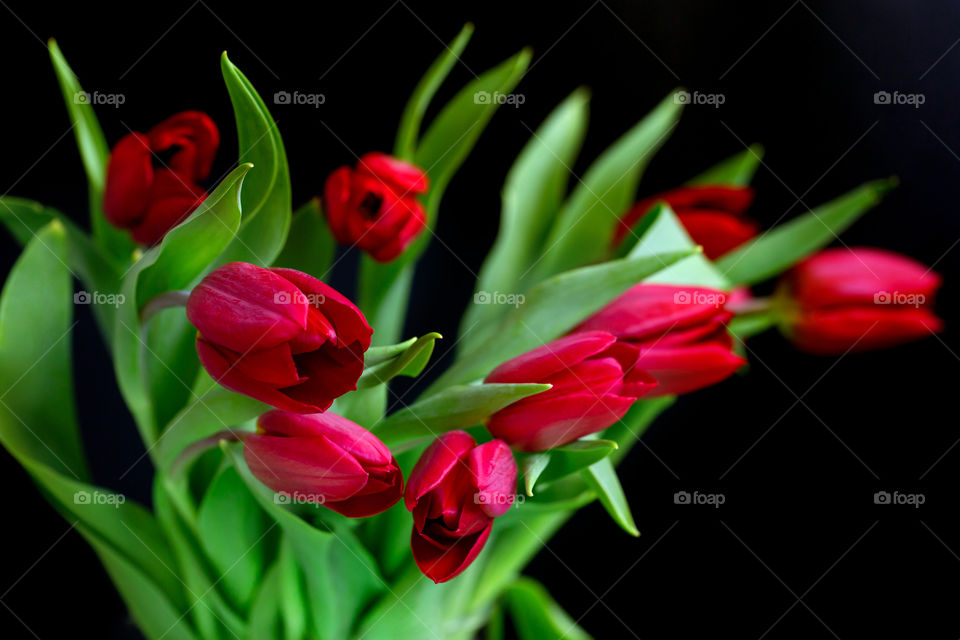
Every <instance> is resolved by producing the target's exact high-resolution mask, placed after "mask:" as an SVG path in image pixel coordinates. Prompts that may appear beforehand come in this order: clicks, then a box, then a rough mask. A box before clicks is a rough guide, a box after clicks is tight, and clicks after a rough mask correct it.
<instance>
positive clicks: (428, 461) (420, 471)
mask: <svg viewBox="0 0 960 640" xmlns="http://www.w3.org/2000/svg"><path fill="white" fill-rule="evenodd" d="M476 444H477V443H476V441H475V440H474V439H473V436H471V435H470V434H469V433H467V432H466V431H448V432H447V433H444V434H442V435H440V436H439V437H438V438H437V439H436V440H434V441H433V442H432V443H430V446H428V447H427V448H426V449H425V450H424V452H423V454H421V456H420V459H419V460H417V464H416V465H414V467H413V471H411V472H410V477H409V478H408V479H407V490H406V491H405V492H404V504H405V505H406V507H407V510H408V511H413V508H414V506H416V504H417V501H418V500H419V499H420V498H422V497H424V496H425V495H427V493H429V492H430V491H433V490H434V489H436V488H437V487H438V486H439V485H440V483H441V482H443V480H444V478H446V477H447V475H448V474H449V473H450V472H451V471H452V470H453V469H454V468H455V467H456V465H458V464H460V463H461V461H463V459H464V458H465V457H466V456H467V454H468V453H469V452H470V450H471V449H473V448H474V447H475V446H476Z"/></svg>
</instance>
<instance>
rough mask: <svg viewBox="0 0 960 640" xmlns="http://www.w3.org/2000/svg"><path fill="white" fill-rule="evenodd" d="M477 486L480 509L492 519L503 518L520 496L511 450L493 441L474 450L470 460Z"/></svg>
mask: <svg viewBox="0 0 960 640" xmlns="http://www.w3.org/2000/svg"><path fill="white" fill-rule="evenodd" d="M467 464H468V465H469V466H470V470H471V471H472V472H473V475H474V479H475V482H476V486H477V498H478V499H479V503H480V508H481V509H482V510H483V512H484V513H486V514H487V515H488V516H490V517H491V518H494V517H496V516H502V515H503V514H504V513H506V512H507V511H508V510H509V509H510V506H511V505H512V504H513V500H514V497H515V496H516V493H517V463H516V461H515V460H514V459H513V452H512V451H510V446H509V445H508V444H507V443H506V442H504V441H503V440H491V441H490V442H486V443H484V444H482V445H480V446H479V447H475V448H474V449H473V450H472V451H471V452H470V455H469V456H468V457H467Z"/></svg>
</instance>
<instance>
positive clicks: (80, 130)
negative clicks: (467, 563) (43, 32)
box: [48, 39, 135, 264]
mask: <svg viewBox="0 0 960 640" xmlns="http://www.w3.org/2000/svg"><path fill="white" fill-rule="evenodd" d="M48 49H49V51H50V60H51V61H52V62H53V69H54V71H55V72H56V74H57V81H58V82H59V83H60V90H61V92H62V93H63V101H64V103H66V106H67V113H68V114H69V116H70V122H71V123H72V126H73V134H74V137H75V138H76V140H77V147H78V148H79V150H80V159H81V160H82V161H83V168H84V170H85V171H86V174H87V182H88V183H89V200H90V225H91V227H92V228H93V237H94V239H95V240H96V243H97V245H98V246H99V247H101V248H102V249H103V250H104V252H105V253H106V254H107V255H108V256H109V257H110V259H111V260H113V261H115V262H117V263H119V264H129V263H130V261H131V260H132V258H133V251H134V248H135V245H134V243H133V240H132V239H131V238H130V236H129V234H128V233H127V232H126V231H124V230H122V229H116V228H114V227H113V226H111V225H110V223H109V222H107V219H106V218H105V217H104V215H103V189H104V184H105V183H106V174H107V160H108V159H109V157H110V147H108V146H107V141H106V139H105V138H104V137H103V130H101V129H100V123H99V122H98V121H97V116H96V114H95V113H94V112H93V105H92V104H91V101H90V98H89V94H87V93H86V92H85V91H84V90H83V89H82V88H81V87H80V82H79V80H77V76H76V75H75V74H74V73H73V70H72V69H71V68H70V65H68V64H67V60H66V58H64V57H63V53H61V51H60V47H59V46H58V45H57V42H56V40H53V39H50V41H49V43H48Z"/></svg>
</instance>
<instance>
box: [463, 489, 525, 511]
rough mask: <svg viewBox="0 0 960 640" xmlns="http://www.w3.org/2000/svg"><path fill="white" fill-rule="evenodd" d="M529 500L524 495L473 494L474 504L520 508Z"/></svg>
mask: <svg viewBox="0 0 960 640" xmlns="http://www.w3.org/2000/svg"><path fill="white" fill-rule="evenodd" d="M526 499H527V497H526V496H525V495H523V494H522V493H492V494H491V493H486V492H484V491H479V492H477V493H475V494H473V504H489V505H504V504H506V505H510V506H511V507H516V508H519V507H520V505H521V504H523V503H524V501H525V500H526Z"/></svg>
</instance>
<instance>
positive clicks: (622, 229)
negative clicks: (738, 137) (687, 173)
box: [613, 185, 757, 260]
mask: <svg viewBox="0 0 960 640" xmlns="http://www.w3.org/2000/svg"><path fill="white" fill-rule="evenodd" d="M661 200H662V201H664V202H666V203H667V204H668V205H670V208H671V209H673V211H674V213H676V214H677V217H678V218H680V222H681V223H682V224H683V226H684V228H685V229H686V230H687V233H689V234H690V237H691V238H693V241H694V242H696V243H697V244H699V245H702V246H703V252H704V253H705V254H706V256H707V257H708V258H710V259H711V260H714V259H716V258H719V257H720V256H722V255H723V254H725V253H727V252H729V251H731V250H732V249H735V248H736V247H738V246H740V245H741V244H743V243H744V242H746V241H747V240H749V239H750V238H752V237H753V236H755V235H756V234H757V225H756V224H755V223H754V222H753V221H752V220H749V219H747V218H746V217H744V216H743V213H744V212H745V211H746V210H747V209H748V208H749V207H750V203H751V202H753V189H751V188H750V187H740V186H734V185H703V186H692V187H680V188H678V189H673V190H671V191H665V192H663V193H660V194H657V195H655V196H651V197H649V198H644V199H643V200H641V201H639V202H638V203H637V204H635V205H634V206H633V207H632V208H631V209H630V210H629V211H628V212H627V213H626V215H624V216H623V218H622V219H621V221H620V224H619V225H617V228H616V231H615V233H614V238H613V243H614V245H618V244H620V243H621V242H622V241H623V239H624V238H625V237H626V236H627V234H629V233H630V230H631V229H632V228H633V226H634V225H635V224H637V222H638V221H639V220H640V218H642V217H643V215H644V214H645V213H646V212H647V211H649V210H650V209H651V208H652V207H653V205H654V204H656V203H657V202H659V201H661Z"/></svg>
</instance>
